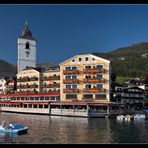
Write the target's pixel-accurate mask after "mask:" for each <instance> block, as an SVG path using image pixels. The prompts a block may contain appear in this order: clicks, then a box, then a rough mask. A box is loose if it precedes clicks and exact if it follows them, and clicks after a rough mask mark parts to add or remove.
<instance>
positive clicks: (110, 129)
mask: <svg viewBox="0 0 148 148" xmlns="http://www.w3.org/2000/svg"><path fill="white" fill-rule="evenodd" d="M5 119H6V120H7V121H9V122H11V123H16V124H21V125H24V126H27V127H29V130H28V133H27V134H23V135H16V134H13V135H11V134H4V133H0V143H17V144H18V143H19V144H96V143H97V144H102V143H103V144H104V143H106V144H108V143H148V121H147V120H139V121H138V120H137V121H136V120H134V121H117V120H116V119H108V118H77V117H56V116H51V117H49V116H45V115H25V114H13V113H1V114H0V121H1V120H5Z"/></svg>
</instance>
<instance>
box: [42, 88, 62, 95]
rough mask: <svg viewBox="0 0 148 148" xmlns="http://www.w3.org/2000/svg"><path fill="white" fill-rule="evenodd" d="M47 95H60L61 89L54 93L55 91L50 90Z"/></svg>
mask: <svg viewBox="0 0 148 148" xmlns="http://www.w3.org/2000/svg"><path fill="white" fill-rule="evenodd" d="M44 92H45V91H44ZM46 93H48V94H60V89H58V90H56V91H54V90H48V91H47V92H46Z"/></svg>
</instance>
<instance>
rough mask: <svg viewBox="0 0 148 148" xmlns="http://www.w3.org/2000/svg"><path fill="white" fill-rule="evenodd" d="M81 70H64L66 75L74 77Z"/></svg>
mask: <svg viewBox="0 0 148 148" xmlns="http://www.w3.org/2000/svg"><path fill="white" fill-rule="evenodd" d="M79 73H80V71H79V70H63V74H64V75H72V74H79Z"/></svg>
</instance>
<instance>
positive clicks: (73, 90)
mask: <svg viewBox="0 0 148 148" xmlns="http://www.w3.org/2000/svg"><path fill="white" fill-rule="evenodd" d="M79 92H80V90H79V89H68V88H66V89H63V93H68V94H73V93H79Z"/></svg>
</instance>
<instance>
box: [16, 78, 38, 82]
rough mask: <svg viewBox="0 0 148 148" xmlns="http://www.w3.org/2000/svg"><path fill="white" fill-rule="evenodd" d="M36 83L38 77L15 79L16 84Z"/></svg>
mask: <svg viewBox="0 0 148 148" xmlns="http://www.w3.org/2000/svg"><path fill="white" fill-rule="evenodd" d="M28 81H38V77H24V78H19V79H17V82H28Z"/></svg>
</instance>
